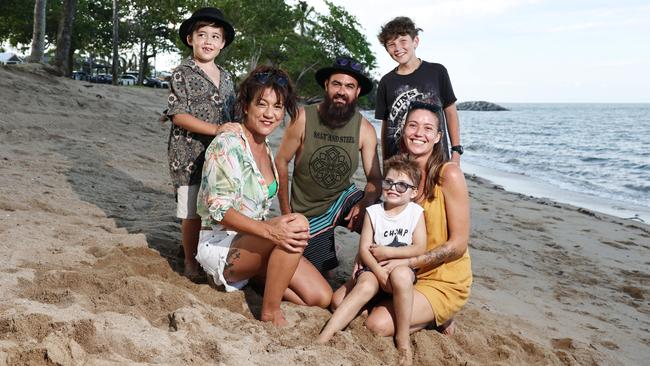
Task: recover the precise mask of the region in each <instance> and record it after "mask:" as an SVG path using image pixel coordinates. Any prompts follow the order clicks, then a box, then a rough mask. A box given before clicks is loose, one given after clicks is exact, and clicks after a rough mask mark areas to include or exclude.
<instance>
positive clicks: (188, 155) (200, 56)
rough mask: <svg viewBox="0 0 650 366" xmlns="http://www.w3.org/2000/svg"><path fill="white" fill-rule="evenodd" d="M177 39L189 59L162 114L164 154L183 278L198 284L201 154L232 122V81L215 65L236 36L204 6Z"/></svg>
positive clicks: (218, 12)
mask: <svg viewBox="0 0 650 366" xmlns="http://www.w3.org/2000/svg"><path fill="white" fill-rule="evenodd" d="M178 34H179V36H180V38H181V41H182V42H183V43H184V44H185V45H186V46H187V47H189V48H190V49H192V55H191V56H189V57H188V58H186V59H185V60H183V61H182V62H181V64H180V65H179V66H178V67H177V68H176V69H175V70H174V72H173V73H172V78H171V90H170V93H169V98H168V101H167V102H168V109H167V111H166V117H167V118H169V119H170V120H171V121H172V126H171V131H170V134H169V144H168V149H167V152H168V159H169V172H170V174H171V178H172V182H173V183H174V188H175V190H176V203H177V209H176V216H177V217H178V218H180V219H181V220H182V222H181V232H182V236H183V252H184V254H185V269H184V274H185V276H187V277H188V278H190V279H192V280H197V279H199V278H200V277H199V265H198V263H197V262H196V259H195V255H196V248H197V244H198V239H199V232H200V230H201V218H200V217H199V216H198V215H197V214H196V199H197V193H198V190H199V185H200V183H201V171H202V169H203V162H204V160H205V158H204V153H205V149H206V148H207V147H208V145H210V142H211V141H212V139H213V137H214V136H215V135H216V134H217V133H218V132H219V130H220V128H222V126H223V123H225V122H229V121H233V120H234V105H235V90H234V83H233V79H232V76H231V75H230V74H229V73H228V72H227V71H226V70H224V69H223V68H222V67H221V66H219V65H217V64H216V63H215V62H214V60H215V58H216V57H217V56H218V55H219V53H220V52H221V50H222V49H223V48H225V47H227V46H228V45H229V44H230V43H231V42H232V41H233V39H234V38H235V31H234V29H233V27H232V25H230V23H228V22H227V21H226V20H225V18H224V16H223V13H222V12H221V10H219V9H216V8H210V7H208V8H201V9H199V10H197V11H196V12H194V14H192V16H191V17H190V18H188V19H186V20H185V21H184V22H183V23H182V24H181V26H180V28H179V30H178Z"/></svg>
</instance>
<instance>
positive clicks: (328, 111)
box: [318, 95, 357, 128]
mask: <svg viewBox="0 0 650 366" xmlns="http://www.w3.org/2000/svg"><path fill="white" fill-rule="evenodd" d="M339 97H342V98H344V99H345V101H346V102H347V103H345V104H340V103H334V98H331V97H330V96H328V95H326V96H325V100H323V103H321V105H320V106H319V107H318V115H319V116H320V118H321V120H322V122H323V124H324V125H325V126H327V127H329V128H340V127H343V126H345V125H346V124H347V123H348V121H349V120H350V119H351V118H352V116H354V112H355V110H356V108H357V98H354V100H353V101H348V100H347V96H340V95H339Z"/></svg>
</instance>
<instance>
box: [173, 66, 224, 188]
mask: <svg viewBox="0 0 650 366" xmlns="http://www.w3.org/2000/svg"><path fill="white" fill-rule="evenodd" d="M217 67H219V71H221V80H220V82H219V88H217V87H216V86H215V85H214V83H213V82H212V80H210V77H209V76H208V75H207V74H206V73H205V72H204V71H203V70H201V68H200V67H199V66H198V65H197V64H196V63H195V62H194V59H192V57H188V58H187V59H185V60H184V61H183V62H182V63H181V64H180V65H179V66H178V67H177V68H176V69H175V70H174V72H173V73H172V78H171V83H170V92H169V98H168V99H167V107H168V109H167V111H166V112H165V116H164V117H167V118H171V116H173V115H175V114H183V113H188V114H191V115H192V116H194V117H196V118H198V119H200V120H203V121H205V122H208V123H212V124H217V125H220V124H222V123H225V122H231V121H234V120H235V116H234V106H235V87H234V83H233V79H232V76H231V75H230V73H228V72H227V71H226V70H224V69H223V68H221V67H220V66H217ZM171 125H172V126H171V131H170V132H169V141H168V147H167V157H168V160H169V173H170V175H171V178H172V182H173V183H174V187H175V188H178V187H180V186H187V185H195V184H199V183H200V182H201V169H202V168H203V161H204V153H205V149H206V148H207V147H208V145H209V144H210V142H211V141H212V139H213V138H214V136H208V135H202V134H198V133H194V132H190V131H188V130H186V129H184V128H182V127H179V126H177V125H175V124H173V123H172V124H171Z"/></svg>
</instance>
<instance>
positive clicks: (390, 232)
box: [366, 202, 424, 246]
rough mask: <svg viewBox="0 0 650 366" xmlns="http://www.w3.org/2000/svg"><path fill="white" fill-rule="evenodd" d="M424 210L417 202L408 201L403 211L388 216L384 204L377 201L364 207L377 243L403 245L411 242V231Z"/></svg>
mask: <svg viewBox="0 0 650 366" xmlns="http://www.w3.org/2000/svg"><path fill="white" fill-rule="evenodd" d="M423 211H424V210H423V209H422V207H421V206H420V205H418V204H415V203H413V202H409V203H408V205H407V206H406V208H405V209H404V211H402V212H400V213H399V214H398V215H396V216H388V215H387V214H386V211H384V204H383V203H377V204H374V205H372V206H369V207H368V208H366V212H367V213H368V216H369V217H370V222H371V223H372V227H373V229H374V231H375V234H374V236H373V239H374V242H375V244H377V245H383V246H386V245H390V246H404V245H411V244H412V243H413V231H414V230H415V226H416V225H417V224H418V221H419V220H420V216H422V212H423Z"/></svg>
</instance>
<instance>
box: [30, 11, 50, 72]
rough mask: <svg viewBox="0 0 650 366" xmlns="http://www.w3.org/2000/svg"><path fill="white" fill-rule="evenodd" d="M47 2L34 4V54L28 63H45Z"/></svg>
mask: <svg viewBox="0 0 650 366" xmlns="http://www.w3.org/2000/svg"><path fill="white" fill-rule="evenodd" d="M46 5H47V1H46V0H36V1H35V2H34V32H33V35H32V53H31V55H29V57H28V58H27V61H28V62H43V53H44V52H43V51H44V49H45V10H46V9H45V8H46Z"/></svg>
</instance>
